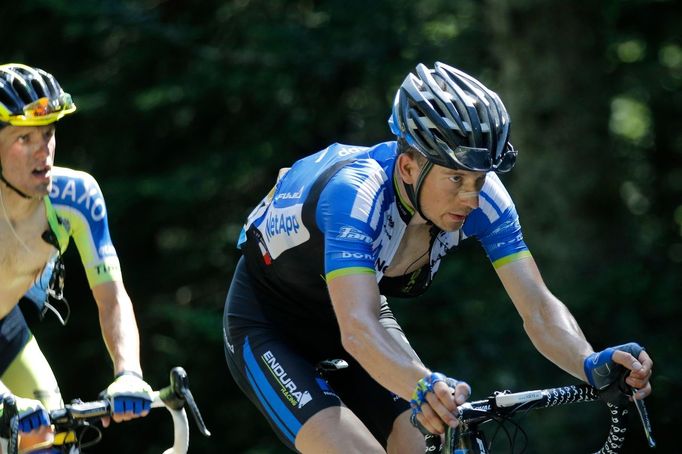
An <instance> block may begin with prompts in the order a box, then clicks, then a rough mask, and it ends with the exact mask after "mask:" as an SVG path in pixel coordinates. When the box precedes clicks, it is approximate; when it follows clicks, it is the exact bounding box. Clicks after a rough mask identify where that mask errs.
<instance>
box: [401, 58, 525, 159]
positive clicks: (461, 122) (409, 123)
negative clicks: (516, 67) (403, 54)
mask: <svg viewBox="0 0 682 454" xmlns="http://www.w3.org/2000/svg"><path fill="white" fill-rule="evenodd" d="M388 123H389V125H390V127H391V131H393V133H394V134H395V135H396V136H398V137H399V138H402V139H404V140H405V141H406V142H407V144H408V145H410V146H411V147H413V148H415V149H416V150H417V151H419V152H420V153H421V154H422V155H424V156H425V157H426V158H427V159H428V160H429V161H430V162H431V163H432V164H437V165H441V166H444V167H448V168H453V169H463V170H471V171H483V172H488V171H496V172H508V171H509V170H511V169H512V167H514V164H515V162H516V155H517V152H516V150H514V147H512V145H511V144H510V143H509V129H510V123H511V121H510V118H509V114H508V113H507V110H506V109H505V107H504V104H502V101H501V100H500V98H499V96H497V94H496V93H495V92H493V91H492V90H489V89H488V88H486V87H485V86H484V85H483V84H482V83H481V82H479V81H478V80H476V79H474V78H473V77H471V76H469V75H468V74H465V73H464V72H462V71H459V70H458V69H455V68H453V67H452V66H448V65H446V64H443V63H440V62H436V64H435V66H434V69H429V68H427V67H426V66H425V65H423V64H421V63H420V64H419V65H417V68H416V75H415V74H412V73H410V74H408V76H407V77H406V78H405V80H404V81H403V83H402V85H401V86H400V89H399V90H398V93H397V94H396V97H395V101H394V103H393V112H392V115H391V118H390V119H389V121H388Z"/></svg>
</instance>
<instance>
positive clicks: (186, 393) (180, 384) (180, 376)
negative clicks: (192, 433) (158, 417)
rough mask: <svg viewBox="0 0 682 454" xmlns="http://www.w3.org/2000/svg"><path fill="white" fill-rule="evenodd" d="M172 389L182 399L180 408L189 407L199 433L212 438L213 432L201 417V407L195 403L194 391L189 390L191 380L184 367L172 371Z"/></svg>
mask: <svg viewBox="0 0 682 454" xmlns="http://www.w3.org/2000/svg"><path fill="white" fill-rule="evenodd" d="M170 375H171V380H170V381H171V388H172V389H173V392H174V393H175V395H176V396H177V397H179V398H180V399H181V402H182V405H180V407H182V406H184V404H185V403H186V404H187V406H188V407H189V410H190V413H192V416H193V417H194V422H195V423H196V424H197V427H198V428H199V432H201V434H202V435H204V436H205V437H210V436H211V432H209V430H208V428H207V427H206V424H205V423H204V419H203V418H202V417H201V413H200V412H199V407H198V406H197V404H196V402H195V401H194V397H193V396H192V391H190V390H189V378H188V377H187V372H185V369H183V368H182V367H174V368H173V369H172V370H171V374H170Z"/></svg>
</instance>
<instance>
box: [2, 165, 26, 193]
mask: <svg viewBox="0 0 682 454" xmlns="http://www.w3.org/2000/svg"><path fill="white" fill-rule="evenodd" d="M0 180H2V182H3V183H5V184H6V185H7V187H8V188H10V189H11V190H13V191H14V192H16V193H17V194H19V195H20V196H22V197H23V198H25V199H32V198H33V197H31V196H30V195H27V194H24V193H23V192H21V191H20V190H19V189H17V188H15V187H14V185H13V184H12V183H10V182H9V181H7V179H5V176H4V175H3V174H2V171H1V170H0Z"/></svg>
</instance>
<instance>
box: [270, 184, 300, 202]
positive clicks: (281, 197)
mask: <svg viewBox="0 0 682 454" xmlns="http://www.w3.org/2000/svg"><path fill="white" fill-rule="evenodd" d="M302 196H303V186H301V189H299V190H298V191H296V192H282V193H281V194H277V195H276V196H275V202H277V201H278V200H288V199H300V198H301V197H302Z"/></svg>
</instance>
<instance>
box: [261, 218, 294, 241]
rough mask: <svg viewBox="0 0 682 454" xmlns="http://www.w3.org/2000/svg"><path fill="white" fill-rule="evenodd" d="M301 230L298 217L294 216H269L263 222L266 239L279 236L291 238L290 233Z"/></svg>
mask: <svg viewBox="0 0 682 454" xmlns="http://www.w3.org/2000/svg"><path fill="white" fill-rule="evenodd" d="M300 228H301V223H300V222H299V220H298V216H297V215H295V214H290V215H285V214H283V213H282V214H277V213H274V214H271V215H269V216H268V217H267V219H266V220H265V233H266V234H267V236H268V239H270V238H272V237H274V236H277V235H280V234H283V233H285V234H287V236H291V234H292V233H298V230H299V229H300Z"/></svg>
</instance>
